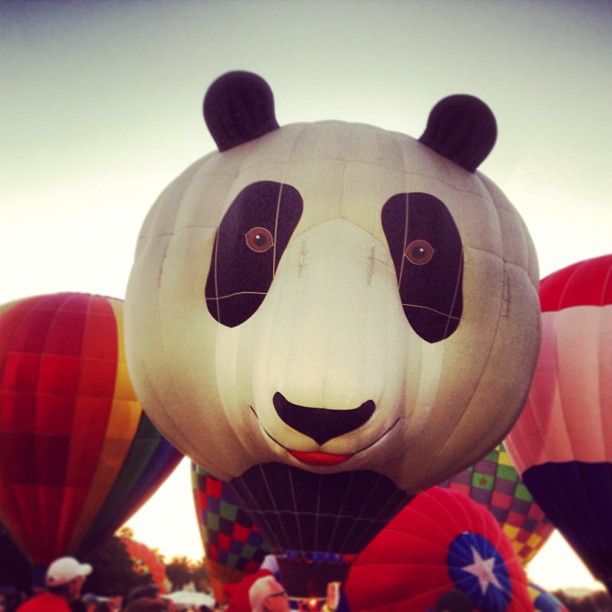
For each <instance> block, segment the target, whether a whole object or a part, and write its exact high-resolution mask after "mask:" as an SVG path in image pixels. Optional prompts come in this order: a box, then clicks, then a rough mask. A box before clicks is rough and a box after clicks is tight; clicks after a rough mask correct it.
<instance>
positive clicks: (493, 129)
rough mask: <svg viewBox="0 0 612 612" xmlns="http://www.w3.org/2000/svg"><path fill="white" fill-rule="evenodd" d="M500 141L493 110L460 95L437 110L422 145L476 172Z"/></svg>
mask: <svg viewBox="0 0 612 612" xmlns="http://www.w3.org/2000/svg"><path fill="white" fill-rule="evenodd" d="M496 138H497V124H496V122H495V116H494V115H493V113H492V112H491V109H490V108H489V107H488V106H487V105H486V104H485V103H484V102H483V101H482V100H479V99H478V98H475V97H474V96H467V95H456V96H449V97H448V98H444V99H443V100H441V101H440V102H438V103H437V104H436V105H435V106H434V107H433V109H432V111H431V113H430V114H429V119H428V121H427V127H426V129H425V132H423V135H422V136H421V137H420V138H419V142H421V143H423V144H424V145H427V146H428V147H429V148H430V149H433V150H434V151H435V152H436V153H439V154H440V155H444V157H446V158H448V159H450V160H452V161H454V162H455V163H457V164H459V165H460V166H462V167H463V168H465V169H466V170H468V171H469V172H475V170H476V168H478V166H479V165H480V164H481V163H482V162H483V161H484V160H485V159H486V157H487V155H489V153H490V152H491V149H493V145H494V144H495V139H496Z"/></svg>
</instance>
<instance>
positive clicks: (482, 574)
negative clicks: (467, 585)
mask: <svg viewBox="0 0 612 612" xmlns="http://www.w3.org/2000/svg"><path fill="white" fill-rule="evenodd" d="M470 548H471V549H472V558H473V560H474V563H472V564H470V565H466V566H464V567H462V568H461V569H462V570H463V571H464V572H467V573H468V574H472V575H473V576H476V578H478V582H479V583H480V590H481V591H482V594H483V595H484V594H485V593H486V592H487V588H488V587H489V585H490V584H493V585H495V586H496V587H497V588H498V589H500V590H501V588H502V586H501V584H500V583H499V580H498V579H497V576H496V575H495V572H494V571H493V567H494V566H495V557H491V558H490V559H483V558H482V557H481V556H480V553H479V552H478V551H477V550H476V549H475V548H474V547H473V546H472V547H470Z"/></svg>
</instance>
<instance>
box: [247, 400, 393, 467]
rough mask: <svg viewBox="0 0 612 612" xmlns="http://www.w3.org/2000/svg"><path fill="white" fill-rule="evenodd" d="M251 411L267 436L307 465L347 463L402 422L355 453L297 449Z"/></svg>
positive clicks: (253, 410)
mask: <svg viewBox="0 0 612 612" xmlns="http://www.w3.org/2000/svg"><path fill="white" fill-rule="evenodd" d="M250 408H251V411H252V412H253V414H254V415H255V418H256V419H257V421H258V423H259V426H260V427H261V429H262V431H263V432H264V433H265V434H266V436H267V437H268V438H269V439H270V440H272V442H274V444H276V445H278V446H280V447H281V448H282V449H284V450H286V451H287V452H288V453H289V454H290V455H291V456H292V457H294V458H295V459H297V460H298V461H299V462H300V463H304V464H307V465H318V466H334V465H340V464H342V463H345V462H346V461H348V460H349V459H351V458H352V457H354V456H355V455H358V454H360V453H363V452H365V451H366V450H368V449H370V448H372V447H373V446H374V445H376V444H378V443H379V442H381V441H382V440H383V438H385V437H387V435H388V434H389V433H390V432H391V431H392V430H393V429H394V428H395V427H396V426H397V424H398V423H399V422H400V419H399V418H398V419H396V420H395V421H394V422H393V423H392V424H391V425H390V426H389V427H388V428H387V429H386V430H385V431H384V432H383V433H382V435H380V436H379V437H378V438H376V440H373V441H372V442H370V443H369V444H367V445H366V446H364V447H363V448H360V449H359V450H357V451H356V452H354V453H326V452H323V451H299V450H295V449H291V448H288V447H287V446H285V445H284V444H282V443H281V442H279V441H278V440H277V439H276V438H275V437H274V436H273V435H272V434H270V432H268V431H267V430H266V428H265V427H264V426H263V425H262V424H261V421H260V420H259V416H258V414H257V412H256V411H255V408H253V406H250Z"/></svg>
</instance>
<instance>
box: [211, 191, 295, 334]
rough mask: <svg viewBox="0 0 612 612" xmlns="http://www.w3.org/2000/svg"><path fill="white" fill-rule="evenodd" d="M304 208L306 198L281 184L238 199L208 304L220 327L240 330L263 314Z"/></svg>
mask: <svg viewBox="0 0 612 612" xmlns="http://www.w3.org/2000/svg"><path fill="white" fill-rule="evenodd" d="M302 209H303V202H302V196H301V195H300V193H299V192H298V191H297V190H296V189H295V188H294V187H292V186H291V185H284V184H282V183H277V182H275V181H258V182H256V183H252V184H251V185H248V186H247V187H245V188H244V189H243V190H242V191H241V192H240V193H239V194H238V195H237V196H236V199H235V200H234V201H233V202H232V204H231V205H230V207H229V209H228V210H227V212H226V213H225V216H224V217H223V220H222V221H221V224H220V225H219V229H218V230H217V235H216V237H215V244H214V247H213V255H212V259H211V264H210V270H209V272H208V279H207V280H206V289H205V295H206V304H207V306H208V310H209V312H210V314H211V315H212V316H213V317H214V318H215V319H216V320H217V321H218V322H219V323H221V324H222V325H225V326H227V327H236V326H237V325H240V324H241V323H244V322H245V321H246V320H247V319H248V318H249V317H251V316H252V315H253V314H254V313H255V312H256V311H257V309H258V308H259V305H260V304H261V303H262V302H263V300H264V298H265V296H266V293H267V292H268V290H269V289H270V285H271V284H272V279H273V278H274V274H275V272H276V268H277V267H278V262H279V261H280V258H281V256H282V254H283V252H284V251H285V248H286V247H287V244H288V243H289V239H290V238H291V235H292V234H293V232H294V230H295V228H296V226H297V224H298V221H299V220H300V217H301V216H302Z"/></svg>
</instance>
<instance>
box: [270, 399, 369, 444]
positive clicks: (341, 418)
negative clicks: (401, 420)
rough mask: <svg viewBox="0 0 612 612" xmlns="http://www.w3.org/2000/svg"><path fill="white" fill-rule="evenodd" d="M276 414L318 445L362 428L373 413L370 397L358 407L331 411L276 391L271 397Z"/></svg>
mask: <svg viewBox="0 0 612 612" xmlns="http://www.w3.org/2000/svg"><path fill="white" fill-rule="evenodd" d="M272 402H273V404H274V408H275V410H276V413H277V414H278V416H279V417H280V418H281V420H282V421H283V422H284V423H286V424H287V425H289V427H292V428H293V429H296V430H297V431H299V432H300V433H303V434H304V435H305V436H308V437H309V438H312V439H313V440H314V441H315V442H316V443H317V444H318V445H319V446H322V445H323V444H325V443H326V442H328V441H329V440H332V439H333V438H337V437H338V436H342V435H343V434H346V433H349V432H350V431H354V430H355V429H358V428H359V427H361V426H362V425H363V424H364V423H366V422H367V421H368V420H369V419H370V417H371V416H372V414H374V409H375V404H374V401H373V400H367V401H366V402H364V403H363V404H361V406H359V407H358V408H352V409H350V410H330V409H328V408H310V407H308V406H299V405H297V404H294V403H292V402H290V401H289V400H288V399H287V398H285V397H284V396H283V394H282V393H279V392H278V391H277V392H276V393H275V394H274V397H273V398H272Z"/></svg>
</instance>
